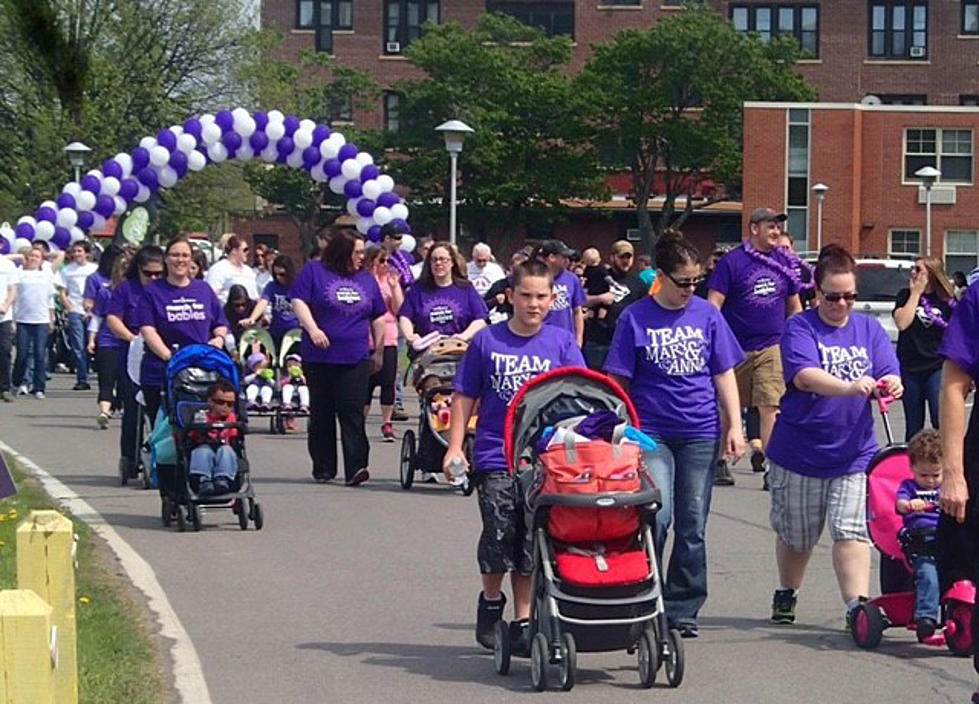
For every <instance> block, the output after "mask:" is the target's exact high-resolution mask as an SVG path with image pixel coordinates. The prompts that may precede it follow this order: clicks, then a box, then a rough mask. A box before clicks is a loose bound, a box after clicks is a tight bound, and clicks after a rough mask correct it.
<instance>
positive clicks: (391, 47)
mask: <svg viewBox="0 0 979 704" xmlns="http://www.w3.org/2000/svg"><path fill="white" fill-rule="evenodd" d="M384 51H385V53H387V54H400V53H401V42H385V43H384Z"/></svg>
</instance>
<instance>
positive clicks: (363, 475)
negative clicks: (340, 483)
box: [346, 467, 371, 486]
mask: <svg viewBox="0 0 979 704" xmlns="http://www.w3.org/2000/svg"><path fill="white" fill-rule="evenodd" d="M370 478H371V473H370V472H368V471H367V467H361V468H360V469H358V470H357V472H356V474H354V475H353V476H352V477H351V478H350V479H348V480H347V481H346V485H347V486H360V485H361V484H363V483H364V482H366V481H367V480H368V479H370Z"/></svg>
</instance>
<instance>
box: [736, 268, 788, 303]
mask: <svg viewBox="0 0 979 704" xmlns="http://www.w3.org/2000/svg"><path fill="white" fill-rule="evenodd" d="M744 290H745V296H746V298H747V299H748V300H750V301H751V302H752V303H753V304H755V305H756V306H760V307H763V308H767V307H771V306H774V305H778V304H781V303H782V299H783V298H784V297H785V289H784V283H783V281H782V277H781V276H777V275H775V274H774V273H772V272H771V271H770V270H768V269H767V268H761V267H759V268H758V269H756V270H755V271H752V272H750V273H749V274H748V277H747V279H745V289H744Z"/></svg>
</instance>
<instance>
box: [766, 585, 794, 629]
mask: <svg viewBox="0 0 979 704" xmlns="http://www.w3.org/2000/svg"><path fill="white" fill-rule="evenodd" d="M794 592H795V590H793V589H776V590H775V594H774V596H772V623H795V604H796V601H798V597H797V596H796V595H795V593H794Z"/></svg>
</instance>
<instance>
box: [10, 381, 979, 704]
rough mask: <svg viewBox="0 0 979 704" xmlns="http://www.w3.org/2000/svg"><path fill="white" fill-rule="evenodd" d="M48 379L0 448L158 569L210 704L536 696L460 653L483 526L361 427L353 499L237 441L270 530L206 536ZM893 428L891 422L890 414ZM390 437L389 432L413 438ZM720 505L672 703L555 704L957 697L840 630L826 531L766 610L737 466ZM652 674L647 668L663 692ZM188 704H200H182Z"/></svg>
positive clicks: (748, 480) (759, 554)
mask: <svg viewBox="0 0 979 704" xmlns="http://www.w3.org/2000/svg"><path fill="white" fill-rule="evenodd" d="M69 386H70V379H69V377H67V376H65V375H56V376H55V378H54V380H53V381H52V383H51V386H50V390H49V395H48V398H47V399H46V400H43V401H37V400H35V399H33V398H25V399H18V400H17V402H16V403H14V404H3V405H0V437H2V439H3V440H4V441H5V442H7V443H8V444H10V445H11V446H13V447H14V448H15V449H16V450H18V451H19V452H21V453H22V454H24V455H26V456H27V457H29V458H30V459H32V460H34V461H35V462H36V463H37V464H39V465H40V466H41V467H43V468H45V469H46V470H47V471H49V472H51V473H52V474H54V475H55V476H57V477H58V478H59V479H61V480H62V481H63V482H65V483H66V484H67V485H68V486H69V487H71V488H72V489H74V490H75V491H76V492H77V493H78V494H80V495H81V496H82V497H83V498H84V499H86V500H87V501H88V502H89V503H90V504H91V505H92V506H94V507H95V509H96V510H98V511H99V512H100V513H101V514H102V516H103V517H104V518H105V519H106V520H107V521H108V522H109V523H111V524H112V525H113V526H114V527H115V528H116V529H117V531H118V532H119V534H120V535H121V536H122V537H123V538H124V539H125V540H126V541H128V542H129V544H130V545H131V546H132V547H133V548H134V549H135V550H136V551H137V552H138V553H139V554H140V555H142V556H143V557H144V558H145V559H146V560H147V561H148V562H149V563H150V564H151V565H152V566H153V568H154V569H155V571H156V574H157V578H158V579H159V581H160V583H161V584H162V586H163V587H164V589H165V590H166V593H167V595H168V596H169V599H170V601H171V603H172V605H173V607H174V609H175V611H176V613H177V615H178V616H179V618H180V619H181V621H182V622H183V625H184V626H185V628H186V629H187V631H188V632H189V634H190V637H191V639H192V640H193V642H194V645H195V646H196V648H197V652H198V654H199V656H200V658H201V662H202V664H203V668H204V674H205V677H206V679H207V682H208V685H209V687H210V691H211V696H212V699H213V701H214V702H219V703H221V704H225V703H227V704H232V703H235V702H241V701H255V702H259V701H264V702H276V703H280V704H285V703H292V702H296V703H306V702H386V703H388V702H390V703H394V702H420V701H433V702H442V701H446V702H448V701H452V702H462V701H465V702H467V704H476V703H478V702H497V701H499V699H500V697H501V696H503V697H506V698H508V699H510V700H512V698H513V696H514V695H515V694H517V693H520V694H526V695H527V696H530V695H531V692H532V690H531V688H530V677H529V666H528V663H527V662H526V661H522V660H516V661H515V662H514V666H513V668H512V671H511V674H510V676H509V677H500V676H498V675H497V674H496V673H495V672H494V670H493V664H492V657H491V655H490V654H488V653H487V652H485V651H483V650H481V649H480V648H479V647H478V646H477V645H476V644H475V642H474V639H473V622H474V612H475V602H476V594H477V592H478V589H479V580H478V575H477V571H476V562H475V557H474V551H475V544H476V538H477V535H478V531H479V517H478V511H477V508H476V504H475V500H474V499H473V498H464V497H462V496H461V495H459V494H458V493H457V492H455V491H454V490H452V489H450V488H448V487H445V486H430V485H422V486H418V485H417V484H416V486H415V488H413V489H412V490H411V491H408V492H406V491H403V490H402V489H401V488H400V486H399V484H398V479H397V476H398V469H397V457H398V454H397V453H398V449H399V444H398V443H395V444H385V443H382V442H381V439H380V429H379V421H378V418H377V417H376V416H375V415H372V416H371V418H370V421H369V425H368V434H369V436H370V439H371V444H372V454H371V473H372V479H371V481H370V482H368V483H367V484H365V485H363V486H361V487H359V488H356V489H349V488H345V487H343V486H342V485H337V484H335V483H334V484H330V485H317V484H314V483H313V482H312V480H311V477H310V474H309V471H310V467H309V462H308V459H307V455H306V446H305V442H306V437H305V434H295V435H290V436H286V437H283V436H271V435H268V434H267V433H265V432H262V428H263V424H262V423H256V427H257V428H258V429H259V431H258V432H255V433H254V434H252V435H250V436H249V437H248V439H247V447H248V452H249V456H250V459H251V467H252V473H253V479H254V485H255V491H256V494H257V497H258V499H259V500H260V502H261V504H262V506H263V509H264V511H265V528H264V529H263V530H262V531H259V532H256V531H254V530H252V529H249V530H248V531H247V532H242V531H241V530H239V528H238V526H237V523H236V522H235V520H234V516H233V515H232V514H230V512H210V513H208V514H206V515H205V517H204V523H205V527H204V530H203V531H202V532H200V533H193V532H187V533H177V532H176V531H175V530H174V529H173V528H171V529H164V528H163V527H162V526H161V523H160V518H159V498H158V496H157V494H156V492H155V491H144V490H141V489H138V488H135V487H133V486H128V487H121V486H119V485H118V482H117V479H116V474H115V469H116V458H117V456H118V434H119V427H118V421H113V423H112V424H111V425H110V429H109V430H108V431H99V430H98V429H96V426H95V420H94V417H95V400H94V396H93V395H92V394H90V393H78V392H72V391H69V390H68V388H69ZM893 415H894V416H895V418H894V420H895V429H896V430H897V432H898V433H899V434H901V433H902V431H901V428H902V427H903V422H902V421H901V419H900V411H899V409H896V410H895V412H894V414H893ZM396 425H397V428H396V429H397V432H398V435H399V437H400V435H401V432H402V431H403V430H404V429H406V428H408V427H411V424H409V423H401V424H396ZM735 476H736V478H737V485H736V486H735V487H731V488H719V489H716V490H715V492H714V499H713V506H712V511H711V517H710V522H709V536H708V549H709V558H708V559H709V568H710V599H709V601H708V603H707V605H706V607H705V609H704V610H703V613H702V618H701V635H700V638H698V639H696V640H687V641H685V645H686V654H687V667H686V678H685V680H684V682H683V685H682V686H681V687H680V688H679V689H678V690H670V689H667V688H666V687H665V685H660V684H659V683H658V684H657V689H655V690H654V691H653V692H647V691H645V690H642V689H640V688H639V686H638V675H637V672H636V661H635V656H630V655H627V654H626V653H624V652H622V653H607V654H588V653H585V654H581V655H579V658H578V685H577V686H576V687H575V689H574V690H573V691H572V692H570V693H567V694H562V695H560V696H562V698H563V700H564V701H568V702H589V703H592V702H595V703H601V702H615V703H616V704H626V703H628V702H640V701H642V702H647V701H651V700H655V701H663V702H680V701H683V702H688V703H689V702H758V703H766V702H771V703H776V702H777V703H782V702H818V703H819V704H824V703H825V702H854V703H858V702H859V703H861V704H863V703H864V702H884V701H919V702H930V703H931V702H965V701H968V697H969V693H970V692H971V691H972V689H971V688H972V685H973V683H974V675H973V673H972V667H971V662H970V660H968V659H963V658H956V657H953V656H951V655H950V654H949V653H948V652H947V651H946V650H943V649H938V648H929V647H924V646H920V645H917V644H916V643H915V641H914V637H913V635H912V634H910V633H908V632H905V631H903V630H902V631H897V630H894V631H887V632H885V635H884V640H883V642H882V644H881V646H880V647H879V649H878V650H876V651H874V652H865V651H861V650H859V649H857V648H856V647H855V646H854V645H853V643H852V641H851V639H850V637H849V635H848V634H846V633H844V632H843V606H842V604H841V602H840V598H839V595H838V592H837V588H836V582H835V579H834V576H833V572H832V566H831V563H830V552H829V541H828V538H827V537H826V536H824V537H823V540H822V542H821V543H820V545H819V546H818V547H817V549H816V551H815V554H814V557H813V561H812V563H811V565H810V568H809V572H808V574H807V578H806V583H805V585H804V587H803V590H802V592H801V593H800V601H799V607H798V611H797V613H798V622H797V623H796V624H795V625H794V626H775V625H772V624H771V623H769V621H768V615H769V608H770V601H771V595H772V590H773V589H774V588H775V587H776V586H777V585H776V572H775V566H774V556H773V547H774V538H773V534H772V531H771V529H770V528H769V525H768V518H767V516H768V494H766V493H764V492H762V491H761V490H760V486H761V477H760V475H753V474H751V472H750V469H746V468H745V467H744V464H742V466H740V467H738V468H736V470H735ZM662 679H663V677H662V672H661V673H660V678H659V681H660V682H661V681H662ZM194 704H196V703H194Z"/></svg>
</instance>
